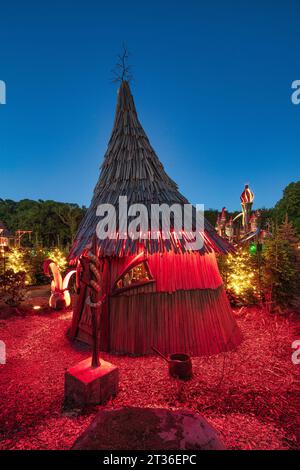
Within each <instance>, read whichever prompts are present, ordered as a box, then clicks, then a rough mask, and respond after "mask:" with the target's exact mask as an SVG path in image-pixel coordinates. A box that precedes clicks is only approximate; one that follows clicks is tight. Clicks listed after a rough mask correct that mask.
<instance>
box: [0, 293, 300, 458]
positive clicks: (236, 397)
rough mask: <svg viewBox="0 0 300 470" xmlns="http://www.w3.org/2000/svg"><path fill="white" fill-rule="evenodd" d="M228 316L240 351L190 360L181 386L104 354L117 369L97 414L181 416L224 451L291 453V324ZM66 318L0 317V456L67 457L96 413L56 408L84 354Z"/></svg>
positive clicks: (147, 365)
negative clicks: (194, 417)
mask: <svg viewBox="0 0 300 470" xmlns="http://www.w3.org/2000/svg"><path fill="white" fill-rule="evenodd" d="M43 300H45V299H43ZM38 301H39V299H35V304H37V303H38ZM41 301H42V299H40V303H41ZM46 312H47V311H46ZM21 313H22V312H21ZM236 315H237V317H238V322H239V325H240V327H241V329H242V330H243V333H244V337H245V339H244V342H243V344H242V345H241V346H240V347H239V348H238V350H237V351H234V352H230V353H225V354H219V355H217V356H212V357H205V358H195V359H193V367H194V378H193V379H192V380H191V381H190V382H186V383H180V382H178V381H176V380H175V379H172V378H170V377H169V376H168V373H167V368H166V364H165V363H164V362H163V361H162V360H161V359H160V358H158V357H154V356H152V357H141V358H132V357H122V356H112V355H108V354H103V357H104V359H107V360H109V361H111V362H113V363H114V364H116V365H118V366H119V368H120V391H119V394H118V396H117V397H116V398H115V399H114V400H111V401H110V402H109V403H108V404H107V405H106V407H107V408H114V407H119V406H123V405H125V406H143V407H164V408H168V409H174V410H175V409H181V408H188V409H191V410H194V411H196V412H199V413H201V414H202V415H204V416H205V418H206V419H207V420H208V421H209V422H210V423H211V424H212V425H213V426H214V427H215V428H216V429H217V430H218V431H219V433H220V434H221V436H222V439H223V441H224V443H225V445H226V446H227V447H228V448H229V449H297V448H299V427H297V421H298V425H299V382H298V384H297V378H298V379H299V372H300V366H295V365H293V364H292V362H291V352H292V350H291V343H292V341H293V340H294V339H295V325H296V321H298V326H299V320H296V315H295V316H292V318H291V317H289V319H287V318H283V317H274V316H268V315H267V314H266V313H265V312H263V311H261V310H258V309H256V308H251V309H250V308H249V309H243V310H242V311H240V312H238V311H237V312H236ZM4 317H5V315H4ZM298 318H299V317H298ZM70 320H71V312H63V313H53V312H52V313H49V311H48V312H47V313H45V312H44V311H43V310H40V311H38V312H35V313H34V314H33V313H31V314H29V313H28V311H27V312H26V315H22V314H21V315H20V314H19V315H15V316H9V317H8V318H4V319H3V316H2V319H0V339H2V340H4V341H5V343H6V346H7V364H6V365H0V397H1V405H0V449H68V448H70V446H71V445H72V443H73V442H74V440H75V439H76V438H77V437H78V436H79V435H80V434H81V433H82V432H83V431H84V429H85V428H86V427H87V426H88V425H89V423H90V422H91V420H92V419H93V417H94V416H95V413H96V411H97V409H99V408H100V407H93V408H90V409H88V410H85V412H81V411H80V410H74V411H64V410H63V408H62V402H63V390H64V371H65V370H66V369H67V368H68V367H69V366H71V365H74V364H76V363H77V362H78V361H80V360H81V359H84V358H86V357H87V356H88V355H89V352H88V349H87V348H86V346H83V345H80V344H78V343H77V345H76V346H74V345H72V344H71V343H70V342H69V340H68V338H67V336H66V333H67V330H68V328H69V326H70ZM296 374H297V375H296Z"/></svg>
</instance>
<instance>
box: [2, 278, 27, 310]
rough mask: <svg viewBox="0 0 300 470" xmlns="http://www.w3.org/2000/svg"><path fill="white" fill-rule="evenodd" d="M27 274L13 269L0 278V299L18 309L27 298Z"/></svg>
mask: <svg viewBox="0 0 300 470" xmlns="http://www.w3.org/2000/svg"><path fill="white" fill-rule="evenodd" d="M25 284H26V273H25V272H24V271H19V272H17V273H15V272H14V271H13V270H12V269H9V270H7V271H5V273H4V274H2V275H1V276H0V299H1V300H4V302H5V303H6V304H8V305H10V306H11V307H17V306H18V305H20V303H21V302H22V300H24V299H25V298H26V289H25Z"/></svg>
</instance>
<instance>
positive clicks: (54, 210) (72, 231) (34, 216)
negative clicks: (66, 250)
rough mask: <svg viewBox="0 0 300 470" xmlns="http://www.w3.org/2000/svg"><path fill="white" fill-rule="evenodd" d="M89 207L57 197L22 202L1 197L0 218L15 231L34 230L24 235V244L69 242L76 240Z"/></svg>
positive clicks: (60, 244) (55, 244)
mask: <svg viewBox="0 0 300 470" xmlns="http://www.w3.org/2000/svg"><path fill="white" fill-rule="evenodd" d="M85 210H86V209H85V207H79V206H78V205H77V204H65V203H62V202H55V201H42V200H39V201H32V200H30V199H23V200H21V201H19V202H15V201H12V200H10V199H6V200H4V199H0V220H3V222H4V223H5V225H6V226H7V227H8V228H9V229H10V231H11V232H15V231H16V230H31V231H32V237H31V240H29V237H27V236H26V237H24V239H23V240H22V245H24V246H43V247H49V248H50V247H53V246H68V245H70V244H71V243H72V241H73V239H74V237H75V235H76V231H77V227H78V225H79V223H80V221H81V219H82V217H83V215H84V213H85Z"/></svg>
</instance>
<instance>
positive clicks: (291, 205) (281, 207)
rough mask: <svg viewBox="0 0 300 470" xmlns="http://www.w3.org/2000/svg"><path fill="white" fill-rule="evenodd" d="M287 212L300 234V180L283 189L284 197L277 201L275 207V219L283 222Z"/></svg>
mask: <svg viewBox="0 0 300 470" xmlns="http://www.w3.org/2000/svg"><path fill="white" fill-rule="evenodd" d="M286 214H287V215H288V218H289V220H290V222H292V223H293V226H294V228H295V230H296V233H297V235H298V237H299V236H300V181H297V182H296V183H290V184H289V185H288V186H287V187H286V188H285V189H284V191H283V197H282V198H281V199H280V201H278V202H277V204H276V206H275V209H274V215H275V217H274V220H275V221H276V222H277V223H282V222H283V221H284V219H285V216H286Z"/></svg>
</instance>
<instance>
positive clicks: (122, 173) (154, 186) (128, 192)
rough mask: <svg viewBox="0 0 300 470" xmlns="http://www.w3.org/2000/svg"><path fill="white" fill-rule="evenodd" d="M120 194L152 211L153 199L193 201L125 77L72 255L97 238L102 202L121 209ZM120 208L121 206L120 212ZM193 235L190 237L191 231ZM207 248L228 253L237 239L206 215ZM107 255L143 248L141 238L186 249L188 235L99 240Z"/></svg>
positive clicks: (153, 247)
mask: <svg viewBox="0 0 300 470" xmlns="http://www.w3.org/2000/svg"><path fill="white" fill-rule="evenodd" d="M119 196H127V198H128V206H129V205H131V204H134V203H143V204H144V205H146V206H147V208H148V213H149V214H150V213H151V211H150V206H151V204H163V203H166V204H168V205H169V206H170V205H172V204H175V203H177V204H180V205H183V204H187V203H188V201H187V199H186V198H185V197H184V196H183V195H182V194H180V192H179V191H178V187H177V185H176V183H175V182H174V181H173V180H172V179H171V178H170V177H169V176H168V175H167V173H166V172H165V170H164V167H163V165H162V163H161V162H160V160H159V159H158V157H157V155H156V153H155V151H154V150H153V148H152V147H151V144H150V142H149V140H148V137H147V135H146V133H145V131H144V129H143V128H142V126H141V124H140V122H139V119H138V116H137V112H136V109H135V105H134V101H133V97H132V95H131V91H130V88H129V85H128V83H127V82H126V81H123V82H122V83H121V85H120V88H119V92H118V101H117V108H116V114H115V121H114V126H113V131H112V134H111V138H110V140H109V143H108V148H107V151H106V153H105V155H104V161H103V164H102V168H101V173H100V178H99V181H98V183H97V184H96V187H95V189H94V195H93V199H92V202H91V205H90V207H89V209H88V211H87V213H86V214H85V216H84V219H83V220H82V222H81V224H80V226H79V229H78V232H77V235H76V238H75V243H74V246H73V248H72V251H71V254H70V259H74V258H76V257H78V256H79V255H80V254H81V253H82V251H83V250H84V249H85V248H86V246H87V245H88V244H89V243H90V242H91V240H92V238H93V236H94V234H95V231H96V226H97V223H98V222H99V220H100V219H99V217H97V216H96V210H97V207H98V205H99V204H104V203H110V204H113V205H114V207H115V208H116V210H117V211H118V200H119ZM117 213H118V212H117ZM187 238H188V237H187ZM203 238H204V247H203V249H202V250H201V252H202V253H205V252H208V251H212V250H214V251H216V252H222V253H226V252H228V251H231V250H232V247H231V245H230V244H229V243H228V242H227V241H226V240H223V239H222V238H220V237H219V236H218V235H217V233H216V232H215V230H214V228H213V227H212V226H211V225H210V224H209V223H208V222H207V221H205V235H204V237H203ZM98 243H99V248H100V253H101V254H102V255H103V256H114V255H117V256H125V255H127V254H133V253H135V252H138V251H139V249H140V246H141V244H142V245H143V246H144V247H145V248H146V250H147V251H149V252H157V251H169V250H173V251H175V252H181V251H185V244H186V242H185V240H184V239H182V240H179V241H178V240H176V235H174V234H172V236H171V239H170V240H164V239H160V240H131V239H127V240H118V239H117V240H115V239H113V240H110V239H106V240H103V241H102V240H98Z"/></svg>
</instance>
